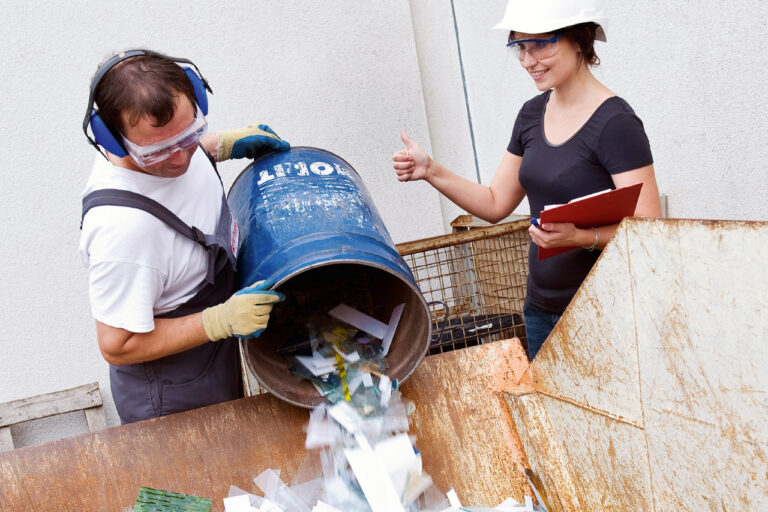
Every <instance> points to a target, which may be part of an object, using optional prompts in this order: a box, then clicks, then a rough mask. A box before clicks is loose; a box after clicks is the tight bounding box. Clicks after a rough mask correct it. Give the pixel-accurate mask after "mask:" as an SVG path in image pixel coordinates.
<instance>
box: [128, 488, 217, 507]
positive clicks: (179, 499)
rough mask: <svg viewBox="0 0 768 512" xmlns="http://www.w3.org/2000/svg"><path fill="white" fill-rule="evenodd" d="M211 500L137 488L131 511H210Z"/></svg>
mask: <svg viewBox="0 0 768 512" xmlns="http://www.w3.org/2000/svg"><path fill="white" fill-rule="evenodd" d="M210 510H211V500H209V499H207V498H198V497H197V496H190V495H187V494H179V493H177V492H170V491H160V490H157V489H151V488H149V487H142V488H141V489H139V495H138V496H137V497H136V503H135V504H134V506H133V512H170V511H174V512H210Z"/></svg>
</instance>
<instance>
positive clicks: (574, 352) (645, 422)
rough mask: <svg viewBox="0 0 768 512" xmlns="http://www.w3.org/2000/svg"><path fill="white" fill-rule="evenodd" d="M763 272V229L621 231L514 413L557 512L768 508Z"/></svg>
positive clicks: (634, 223)
mask: <svg viewBox="0 0 768 512" xmlns="http://www.w3.org/2000/svg"><path fill="white" fill-rule="evenodd" d="M767 260H768V223H766V222H729V221H694V220H680V219H665V220H652V219H626V220H625V221H624V222H623V223H622V224H621V226H620V227H619V230H618V231H617V233H616V235H615V236H614V238H613V239H612V240H611V242H610V244H609V245H608V247H607V248H606V250H605V251H604V253H603V255H602V256H601V258H600V260H598V263H597V265H596V266H595V268H594V269H593V271H592V273H591V274H590V275H589V276H588V278H587V279H586V281H585V282H584V284H583V285H582V287H581V289H580V290H579V292H578V294H577V295H576V297H575V298H574V300H573V302H572V303H571V305H570V306H569V308H568V310H567V311H566V312H565V314H564V316H563V318H562V320H561V322H560V323H559V324H558V326H557V327H556V329H555V330H554V331H553V333H552V335H551V336H550V337H549V339H548V340H547V342H546V343H545V344H544V347H543V349H542V350H541V352H540V353H539V355H538V356H537V358H536V361H535V362H534V363H533V364H532V365H531V368H530V370H529V371H530V374H529V375H528V377H529V378H530V381H531V384H532V386H533V393H534V395H533V396H531V395H527V394H524V393H523V392H521V391H517V392H516V394H513V395H514V397H513V398H511V399H510V401H509V403H510V407H511V409H512V414H513V416H514V417H515V424H516V427H517V429H518V432H519V435H520V438H521V440H522V442H523V445H524V446H525V450H526V454H527V456H528V459H529V461H530V463H531V466H532V467H533V468H534V469H537V470H539V471H542V472H543V473H547V474H544V475H542V479H543V480H544V482H545V485H547V487H549V489H548V491H549V493H550V494H551V495H554V496H557V497H559V498H560V501H562V502H563V503H564V505H567V506H571V505H570V502H568V500H567V499H565V498H563V497H568V498H570V497H571V493H574V496H575V498H576V502H577V503H578V506H577V507H576V508H570V509H569V508H567V507H564V508H563V510H582V509H583V510H595V507H603V508H604V509H605V510H656V511H661V510H686V511H688V510H690V511H699V510H768V428H766V425H767V424H768V423H767V422H766V418H768V372H766V371H765V369H766V368H768V345H766V343H765V342H766V340H768V315H766V314H765V311H766V307H767V306H768V293H766V291H765V285H766V283H768V267H766V266H765V261H767ZM529 392H531V390H528V391H525V393H529ZM542 425H549V427H547V428H544V429H543V428H542ZM553 447H558V449H557V450H555V449H553ZM578 507H581V508H578ZM598 509H602V508H598Z"/></svg>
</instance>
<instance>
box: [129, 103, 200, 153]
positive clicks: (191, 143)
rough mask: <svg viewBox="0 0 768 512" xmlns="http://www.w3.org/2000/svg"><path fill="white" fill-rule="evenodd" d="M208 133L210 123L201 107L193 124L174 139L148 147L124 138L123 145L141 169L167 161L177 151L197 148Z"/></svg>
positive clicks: (198, 108)
mask: <svg viewBox="0 0 768 512" xmlns="http://www.w3.org/2000/svg"><path fill="white" fill-rule="evenodd" d="M207 131H208V122H207V121H206V120H205V116H204V115H203V113H202V111H200V107H197V112H195V120H194V121H192V124H190V125H189V126H187V127H186V128H185V129H183V130H182V131H180V132H179V133H177V134H176V135H174V136H173V137H170V138H167V139H165V140H163V141H160V142H155V143H154V144H147V145H146V146H139V145H138V144H135V143H133V142H131V141H130V140H128V139H126V138H125V137H123V143H124V144H125V149H127V150H128V154H129V155H131V158H133V159H134V160H135V161H136V163H137V164H139V165H140V166H141V167H147V166H150V165H155V164H157V163H160V162H162V161H163V160H166V159H167V158H168V157H170V156H171V155H172V154H174V153H175V152H177V151H185V150H187V149H190V148H192V147H195V146H197V145H198V144H199V143H200V139H202V138H203V136H204V135H205V134H206V132H207Z"/></svg>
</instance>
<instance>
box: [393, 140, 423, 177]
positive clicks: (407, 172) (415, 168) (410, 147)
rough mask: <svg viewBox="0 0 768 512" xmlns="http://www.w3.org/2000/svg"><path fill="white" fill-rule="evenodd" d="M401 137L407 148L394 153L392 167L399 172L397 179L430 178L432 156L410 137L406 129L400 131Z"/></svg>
mask: <svg viewBox="0 0 768 512" xmlns="http://www.w3.org/2000/svg"><path fill="white" fill-rule="evenodd" d="M400 139H401V140H402V141H403V144H405V149H401V150H400V151H397V152H396V153H395V154H394V155H392V167H394V169H395V172H397V179H398V180H399V181H416V180H428V179H429V168H430V166H431V165H432V158H430V156H429V155H428V154H427V153H426V152H425V151H424V150H423V149H421V146H419V145H418V144H416V143H415V142H413V141H412V140H411V139H410V137H408V135H407V134H406V133H405V130H403V131H401V132H400Z"/></svg>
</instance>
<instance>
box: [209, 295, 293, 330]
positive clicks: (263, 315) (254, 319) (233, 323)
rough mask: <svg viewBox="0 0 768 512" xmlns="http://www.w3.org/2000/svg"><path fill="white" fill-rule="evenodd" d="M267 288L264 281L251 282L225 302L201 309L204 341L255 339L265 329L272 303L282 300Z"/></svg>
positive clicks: (282, 296) (282, 297) (281, 296)
mask: <svg viewBox="0 0 768 512" xmlns="http://www.w3.org/2000/svg"><path fill="white" fill-rule="evenodd" d="M271 285H272V283H269V282H267V281H259V282H256V283H253V285H251V286H249V287H248V288H243V289H242V290H240V291H239V292H236V293H235V294H234V295H232V296H231V297H230V298H229V299H227V301H226V302H223V303H221V304H218V305H216V306H211V307H210V308H207V309H204V310H203V329H205V334H207V335H208V338H209V339H210V340H211V341H216V340H220V339H224V338H229V337H230V336H237V337H238V338H257V337H258V336H259V335H260V334H261V333H262V331H263V330H264V329H266V327H267V321H268V320H269V312H270V311H272V304H274V303H275V302H280V301H282V300H283V299H285V296H284V295H283V294H282V293H280V292H273V291H271V290H269V289H268V288H269V287H270V286H271Z"/></svg>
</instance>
